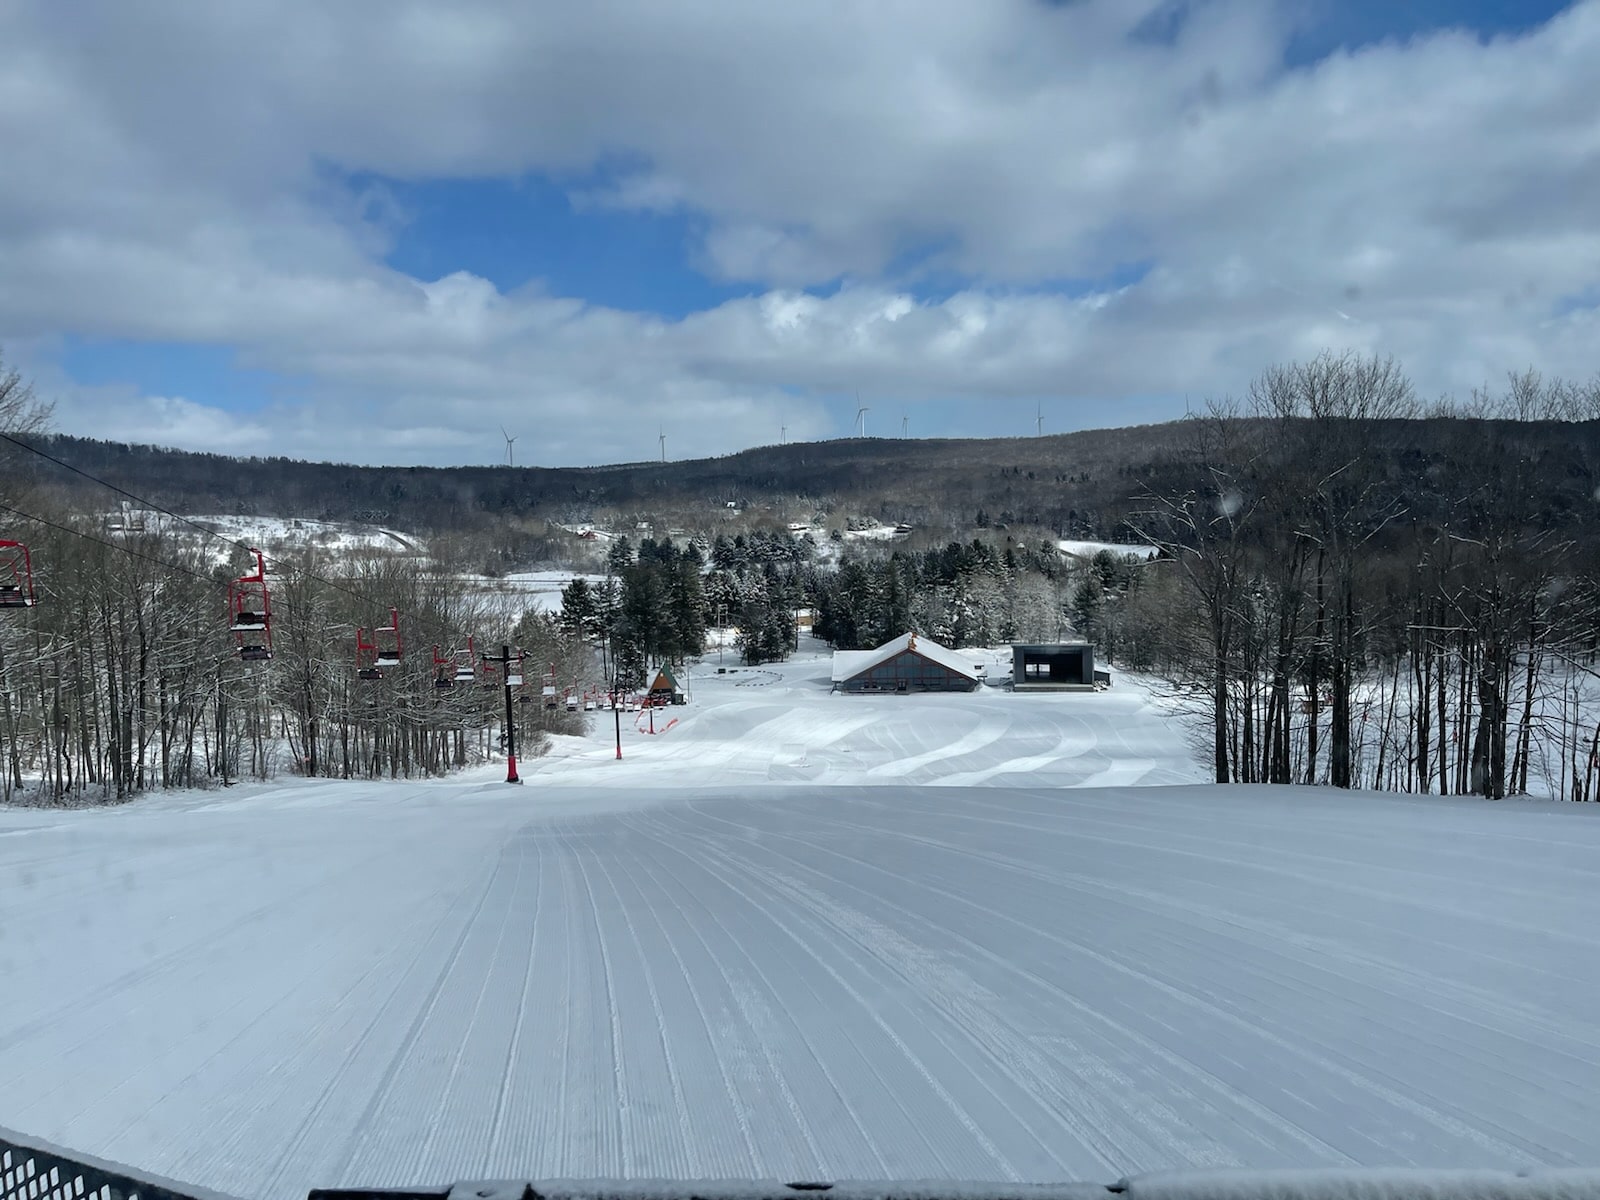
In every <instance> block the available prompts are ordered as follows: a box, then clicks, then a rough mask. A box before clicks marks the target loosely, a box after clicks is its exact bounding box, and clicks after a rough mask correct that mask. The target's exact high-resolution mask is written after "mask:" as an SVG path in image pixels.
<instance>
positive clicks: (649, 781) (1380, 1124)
mask: <svg viewBox="0 0 1600 1200" xmlns="http://www.w3.org/2000/svg"><path fill="white" fill-rule="evenodd" d="M709 667H710V669H711V670H712V671H713V672H714V664H709ZM706 670H707V668H706V667H702V668H701V670H700V673H699V674H697V676H696V677H695V678H694V680H693V691H694V701H693V703H692V704H690V705H688V706H686V707H684V708H676V709H665V710H662V711H661V712H658V713H657V714H656V717H657V720H658V721H659V722H661V723H662V724H663V725H664V724H665V723H666V722H669V721H672V720H674V719H676V720H677V722H678V723H677V724H676V725H674V726H672V728H671V729H670V730H668V732H666V733H663V734H657V735H655V736H653V737H652V736H651V735H649V734H648V733H643V732H639V731H638V730H636V729H633V728H625V735H624V753H625V755H626V757H625V758H624V760H623V762H622V763H620V764H619V763H616V762H615V761H613V760H611V759H610V758H609V757H608V756H610V755H611V754H613V753H614V751H612V750H611V747H610V742H611V738H612V736H613V728H612V725H611V720H610V714H600V720H599V721H598V722H597V727H596V729H595V731H594V732H593V733H592V734H591V735H590V736H589V737H587V738H581V739H580V738H570V739H560V741H559V746H558V749H557V751H556V753H555V754H554V755H552V756H551V757H550V758H548V759H543V760H540V761H539V762H537V763H533V764H529V765H528V770H527V771H526V773H525V774H526V778H527V785H526V786H524V787H522V788H511V787H507V786H506V785H505V784H503V783H501V782H498V781H497V775H498V770H497V768H493V767H490V768H484V769H482V770H479V771H477V772H475V773H474V774H472V775H470V776H467V777H464V778H457V779H453V780H450V781H441V782H427V783H409V784H408V783H387V784H353V783H351V784H346V783H329V782H293V781H291V782H285V783H282V784H279V785H276V786H271V787H241V788H236V789H233V790H231V791H229V792H228V793H226V794H188V795H179V796H168V797H156V798H151V799H149V800H146V801H141V802H140V803H138V804H136V805H133V806H130V807H128V808H124V809H119V810H109V811H104V810H103V811H90V812H49V811H23V810H7V811H0V878H4V879H5V880H7V886H6V887H5V889H4V890H3V891H0V981H3V982H4V987H3V989H0V1125H5V1126H11V1127H14V1128H18V1129H22V1130H26V1131H28V1132H30V1133H33V1134H35V1135H37V1136H40V1137H43V1138H47V1139H49V1140H52V1141H55V1142H58V1143H61V1144H64V1145H67V1146H72V1147H75V1148H77V1149H80V1150H82V1151H85V1152H87V1153H91V1154H98V1155H103V1156H106V1157H110V1158H114V1159H118V1160H122V1161H126V1162H129V1163H133V1164H136V1165H138V1166H139V1167H141V1168H144V1169H146V1170H150V1171H155V1172H158V1173H162V1174H166V1175H170V1176H173V1177H176V1178H181V1179H185V1180H190V1181H193V1182H195V1183H198V1184H202V1185H209V1186H212V1187H215V1188H218V1189H222V1190H226V1191H230V1192H234V1193H237V1194H240V1195H243V1196H251V1197H255V1196H260V1197H274V1198H276V1197H283V1198H288V1197H300V1196H303V1195H304V1194H305V1191H306V1190H307V1189H308V1188H309V1187H311V1186H313V1185H339V1184H370V1185H402V1184H412V1183H441V1182H445V1181H449V1180H453V1179H457V1178H464V1177H479V1178H482V1177H499V1178H505V1177H514V1176H524V1177H533V1178H552V1177H562V1176H566V1177H594V1176H623V1177H628V1178H645V1177H655V1176H673V1177H687V1178H692V1177H710V1178H716V1177H722V1178H727V1177H752V1176H754V1177H765V1178H807V1177H810V1178H816V1177H823V1178H835V1179H838V1178H852V1177H854V1178H868V1179H871V1178H886V1177H903V1178H944V1179H972V1178H991V1179H1000V1180H1038V1181H1045V1180H1062V1179H1086V1180H1108V1179H1115V1178H1118V1177H1120V1176H1122V1175H1124V1174H1129V1173H1135V1172H1141V1171H1151V1170H1161V1169H1167V1168H1177V1167H1193V1166H1202V1167H1227V1166H1245V1167H1282V1166H1305V1167H1319V1166H1341V1165H1350V1164H1364V1165H1380V1166H1402V1165H1430V1166H1451V1167H1498V1168H1519V1167H1524V1166H1528V1165H1550V1166H1564V1165H1571V1164H1586V1163H1587V1164H1593V1163H1596V1162H1597V1161H1600V1018H1596V1017H1595V1016H1594V1015H1593V1004H1592V998H1593V996H1594V994H1595V990H1596V988H1597V986H1600V928H1597V927H1596V925H1595V923H1594V921H1593V919H1592V913H1591V908H1592V904H1591V901H1592V897H1593V895H1594V892H1595V889H1596V886H1597V884H1600V819H1597V817H1600V814H1596V813H1594V812H1593V810H1592V809H1591V807H1590V806H1560V805H1556V804H1553V803H1540V802H1529V801H1519V802H1505V803H1502V804H1498V805H1494V804H1488V803H1485V802H1481V801H1472V800H1439V799H1429V798H1420V799H1419V798H1399V797H1383V796H1374V795H1368V794H1361V793H1355V794H1338V793H1334V792H1331V791H1323V790H1313V789H1274V788H1246V787H1237V788H1217V787H1209V786H1200V785H1195V784H1193V783H1182V784H1178V785H1177V786H1169V787H1108V786H1090V787H1080V788H1075V789H1072V790H1066V789H1063V788H1062V787H1060V786H1058V785H1061V784H1066V783H1080V784H1081V783H1087V784H1093V785H1104V784H1107V783H1118V782H1139V781H1143V782H1152V781H1177V780H1192V779H1194V778H1195V770H1194V768H1193V766H1192V765H1191V764H1189V762H1188V760H1187V756H1186V755H1185V753H1184V752H1183V750H1182V747H1181V741H1182V739H1181V737H1180V736H1179V735H1178V734H1177V732H1176V731H1175V730H1174V728H1173V726H1172V725H1171V723H1170V722H1169V720H1168V719H1167V718H1165V717H1164V716H1163V715H1162V714H1161V711H1160V710H1159V709H1158V708H1157V707H1156V706H1155V705H1154V704H1153V703H1151V702H1150V701H1149V700H1148V698H1146V697H1145V696H1144V695H1143V694H1142V693H1141V692H1140V690H1139V689H1138V688H1136V687H1131V686H1127V683H1126V681H1124V680H1120V679H1119V681H1118V683H1117V685H1116V686H1114V687H1113V689H1112V690H1111V691H1110V692H1106V693H1102V694H1088V695H1065V696H1061V695H1056V696H1041V697H1016V696H1012V695H1009V694H1006V693H1002V692H999V691H996V690H993V689H983V690H980V691H979V692H976V693H973V694H971V695H958V696H924V697H917V696H911V697H856V696H850V697H846V696H830V695H828V694H827V692H826V686H825V678H826V662H825V661H822V660H814V661H809V662H801V663H797V664H792V665H787V666H784V667H780V668H777V669H772V670H765V669H763V670H760V671H740V672H739V673H737V674H734V675H723V676H715V675H714V674H713V675H712V676H711V677H709V678H708V677H707V676H706V674H705V672H706ZM819 674H820V675H821V676H822V678H823V680H824V683H822V684H821V685H818V684H817V683H816V682H815V676H817V675H819ZM633 715H634V714H624V718H625V719H628V718H630V717H631V716H633ZM864 784H872V785H873V786H871V787H865V786H861V785H864ZM932 784H938V785H941V786H927V785H932ZM975 784H976V785H982V786H970V785H975Z"/></svg>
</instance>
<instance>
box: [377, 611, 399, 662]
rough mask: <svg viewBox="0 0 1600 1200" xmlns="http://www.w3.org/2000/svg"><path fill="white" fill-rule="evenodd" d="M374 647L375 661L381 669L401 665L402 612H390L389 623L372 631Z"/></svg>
mask: <svg viewBox="0 0 1600 1200" xmlns="http://www.w3.org/2000/svg"><path fill="white" fill-rule="evenodd" d="M372 640H373V642H374V643H376V645H375V647H374V651H373V653H374V659H373V661H374V662H375V663H376V664H377V665H378V666H380V667H398V666H399V665H400V649H401V645H400V610H399V609H398V608H391V609H390V610H389V623H388V624H387V625H380V626H379V627H378V628H377V629H374V630H373V631H372Z"/></svg>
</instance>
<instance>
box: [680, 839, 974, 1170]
mask: <svg viewBox="0 0 1600 1200" xmlns="http://www.w3.org/2000/svg"><path fill="white" fill-rule="evenodd" d="M700 853H701V854H702V855H706V856H709V857H710V858H712V859H714V860H716V861H717V862H718V863H719V864H720V866H721V868H722V876H721V877H722V878H724V879H726V880H727V882H728V884H729V886H730V887H731V888H733V890H734V891H735V893H736V894H737V895H738V897H739V899H740V901H741V903H742V905H743V906H744V908H745V909H746V911H752V912H759V913H761V915H762V916H763V917H765V918H766V919H767V921H768V922H770V923H771V925H772V926H773V927H774V929H776V930H777V931H778V933H780V934H781V935H782V936H783V937H785V938H787V939H788V940H789V941H790V942H792V943H793V944H794V945H795V946H796V947H798V948H799V949H800V950H801V951H802V952H803V953H804V954H805V955H806V957H807V958H808V959H809V960H810V961H811V962H812V963H814V964H815V965H816V966H817V967H818V968H820V970H821V973H822V974H824V975H826V976H828V978H830V979H831V980H832V981H833V982H834V984H835V986H837V987H838V988H839V990H840V991H841V992H842V993H843V994H844V996H845V997H846V998H848V999H849V1000H850V1001H852V1002H853V1003H854V1006H855V1007H856V1008H859V1009H860V1010H861V1011H862V1012H863V1013H865V1015H866V1016H867V1018H868V1020H869V1022H870V1023H871V1024H873V1025H876V1026H877V1027H878V1028H879V1031H880V1032H882V1033H883V1034H885V1035H886V1037H885V1040H886V1042H887V1043H888V1045H889V1046H890V1047H891V1048H892V1050H893V1052H894V1058H895V1060H896V1061H897V1062H901V1063H903V1064H905V1065H908V1066H910V1067H911V1069H912V1071H913V1074H914V1075H916V1077H918V1078H921V1079H923V1080H926V1079H927V1072H926V1069H925V1068H922V1067H921V1066H920V1064H919V1063H918V1061H917V1060H916V1058H915V1056H914V1055H911V1054H910V1053H909V1052H907V1050H906V1048H905V1046H904V1044H903V1043H902V1042H899V1041H898V1040H897V1038H896V1035H895V1034H894V1033H893V1031H892V1030H891V1029H890V1028H889V1026H888V1025H887V1023H886V1022H885V1021H884V1020H883V1018H882V1016H881V1015H879V1014H878V1013H877V1012H876V1011H875V1010H874V1008H873V1006H872V1005H871V1004H869V1003H867V1001H866V999H865V998H864V997H863V996H862V995H861V993H860V992H859V990H857V989H854V988H852V987H851V986H850V985H849V983H848V982H846V981H845V980H844V979H843V977H842V976H840V975H839V973H838V972H837V971H836V970H834V969H833V968H832V967H830V966H829V965H828V964H827V962H826V961H824V959H823V957H822V954H821V953H820V952H819V951H818V950H817V948H816V947H815V946H814V945H813V944H812V943H811V942H809V941H807V940H806V939H805V938H803V937H802V936H801V935H800V934H799V933H797V932H796V931H795V929H794V927H793V926H792V925H791V924H790V923H789V922H788V921H786V920H784V918H783V917H781V916H779V915H777V914H776V913H775V912H774V911H773V909H772V907H771V906H770V905H768V904H766V903H764V902H763V901H762V900H761V899H759V898H758V894H757V892H754V891H751V890H749V889H748V888H744V887H739V886H738V885H737V884H736V883H735V882H734V881H735V879H736V878H738V877H739V876H740V875H746V874H749V873H748V872H746V871H745V870H743V869H742V867H743V864H741V863H740V862H739V861H738V860H737V859H736V858H734V857H732V856H729V855H728V854H726V853H725V852H720V851H717V850H716V849H714V848H712V847H711V846H710V845H708V844H707V845H703V846H702V847H701V850H700ZM756 882H757V884H758V885H759V883H760V882H761V880H760V879H759V878H757V879H756ZM796 979H797V981H798V982H803V983H804V984H805V985H806V987H807V990H809V991H810V992H811V994H812V995H813V997H814V998H815V999H816V1000H817V1001H818V1003H819V1004H820V1005H824V1006H828V1005H829V1000H828V998H826V997H824V996H823V995H822V993H821V992H820V991H819V990H818V989H817V988H816V987H815V986H814V985H812V983H811V978H810V973H809V972H807V971H804V970H801V971H799V972H797V975H796ZM784 1007H785V1008H787V1005H785V1006H784ZM826 1011H828V1012H830V1013H835V1014H836V1013H837V1012H838V1009H837V1002H836V1001H835V1002H834V1004H833V1006H831V1007H827V1008H826ZM791 1020H794V1018H793V1016H792V1015H791ZM796 1023H797V1024H798V1022H796ZM833 1024H834V1027H835V1028H836V1029H837V1031H838V1034H839V1037H840V1038H841V1039H842V1040H843V1041H844V1043H845V1044H847V1045H848V1046H849V1047H850V1049H851V1051H852V1052H853V1053H854V1054H855V1056H856V1058H857V1059H859V1060H860V1065H861V1067H862V1069H863V1070H865V1071H866V1072H867V1074H868V1075H870V1076H871V1078H872V1079H873V1080H874V1081H876V1083H877V1084H878V1086H879V1088H880V1089H881V1090H882V1093H883V1099H884V1100H885V1101H886V1102H887V1104H888V1105H890V1106H892V1107H893V1108H894V1110H895V1111H896V1112H898V1113H899V1115H900V1117H901V1119H902V1122H903V1126H904V1131H905V1136H907V1137H914V1138H916V1139H917V1140H918V1141H919V1142H920V1144H921V1151H922V1153H923V1154H925V1155H926V1157H920V1156H919V1157H917V1158H914V1159H907V1160H905V1161H906V1162H907V1163H908V1164H909V1163H915V1164H918V1165H915V1166H907V1167H897V1166H895V1163H896V1162H897V1161H900V1160H899V1159H898V1158H897V1157H896V1156H895V1155H894V1154H892V1153H891V1151H890V1150H889V1149H888V1148H882V1149H875V1154H876V1155H877V1157H878V1158H879V1159H880V1161H881V1162H882V1163H883V1172H884V1175H885V1176H886V1177H888V1178H897V1177H899V1178H903V1177H905V1176H906V1175H907V1174H908V1171H919V1172H920V1171H922V1170H924V1169H925V1168H923V1167H922V1166H921V1165H920V1164H921V1163H924V1162H928V1161H933V1162H937V1163H939V1164H940V1167H941V1169H943V1170H944V1171H945V1177H947V1178H949V1177H955V1178H974V1177H976V1176H978V1175H981V1174H982V1173H983V1170H984V1168H978V1169H977V1170H976V1171H973V1170H964V1169H962V1168H961V1167H959V1166H953V1165H951V1164H949V1162H948V1160H947V1156H946V1149H947V1147H945V1146H942V1145H940V1144H939V1143H937V1142H935V1141H934V1140H933V1139H932V1137H931V1136H930V1134H929V1131H928V1129H927V1128H926V1122H924V1121H922V1120H919V1118H918V1116H917V1114H915V1113H913V1112H912V1110H911V1109H909V1108H908V1107H907V1106H906V1100H905V1090H904V1089H903V1088H902V1087H900V1086H899V1085H898V1083H897V1081H896V1080H894V1079H891V1078H890V1077H889V1076H888V1075H885V1073H884V1066H883V1065H882V1064H880V1063H879V1062H877V1061H875V1060H874V1057H873V1055H872V1054H870V1053H869V1052H868V1050H867V1049H866V1048H865V1047H863V1046H862V1044H861V1042H860V1041H859V1040H858V1039H857V1037H856V1036H855V1034H853V1033H852V1032H851V1029H850V1025H851V1023H850V1022H849V1021H843V1020H840V1021H835V1022H834V1023H833ZM835 1086H836V1087H839V1084H838V1083H837V1082H836V1083H835ZM936 1086H937V1085H936ZM935 1090H936V1089H935ZM840 1094H841V1096H843V1095H847V1094H848V1093H847V1092H846V1091H844V1090H842V1089H841V1091H840ZM851 1111H852V1115H855V1111H854V1109H852V1110H851ZM856 1119H857V1121H858V1123H859V1122H860V1118H859V1117H858V1116H857V1118H856ZM958 1121H959V1118H958ZM862 1130H863V1133H864V1134H865V1133H866V1132H867V1131H866V1127H865V1125H864V1124H863V1126H862ZM868 1136H869V1137H870V1135H868ZM974 1140H975V1141H976V1140H978V1139H974ZM980 1145H981V1143H980ZM894 1149H895V1150H901V1151H903V1150H904V1149H905V1148H904V1147H903V1146H896V1147H895V1148H894ZM992 1160H993V1159H992V1156H991V1161H992Z"/></svg>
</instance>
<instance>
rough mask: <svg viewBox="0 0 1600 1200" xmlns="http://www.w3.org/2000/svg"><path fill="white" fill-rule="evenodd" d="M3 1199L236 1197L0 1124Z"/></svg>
mask: <svg viewBox="0 0 1600 1200" xmlns="http://www.w3.org/2000/svg"><path fill="white" fill-rule="evenodd" d="M0 1200H234V1198H233V1197H231V1196H225V1195H223V1194H222V1193H221V1192H213V1191H211V1190H209V1189H207V1188H199V1187H192V1186H190V1185H189V1184H187V1183H178V1182H176V1181H175V1180H171V1179H163V1178H162V1177H161V1176H159V1175H150V1174H147V1173H145V1172H143V1171H135V1170H133V1169H132V1168H131V1167H125V1166H123V1165H122V1164H121V1163H114V1162H107V1161H105V1160H103V1159H98V1158H94V1157H91V1156H90V1155H87V1154H80V1153H79V1152H78V1151H76V1150H65V1149H62V1148H61V1147H60V1146H53V1145H51V1144H50V1143H49V1142H46V1141H41V1140H40V1139H39V1138H36V1137H29V1136H26V1135H24V1134H20V1133H17V1132H15V1131H14V1130H10V1129H6V1128H4V1127H0Z"/></svg>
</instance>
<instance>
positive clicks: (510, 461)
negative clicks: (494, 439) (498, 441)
mask: <svg viewBox="0 0 1600 1200" xmlns="http://www.w3.org/2000/svg"><path fill="white" fill-rule="evenodd" d="M500 436H501V437H503V438H505V440H506V466H508V467H514V466H516V465H517V464H516V461H515V457H514V455H513V452H512V447H514V446H515V445H516V444H517V438H519V437H521V436H522V435H521V434H520V433H519V434H517V435H515V436H512V435H511V434H509V433H507V432H506V427H505V426H504V425H502V426H500Z"/></svg>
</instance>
